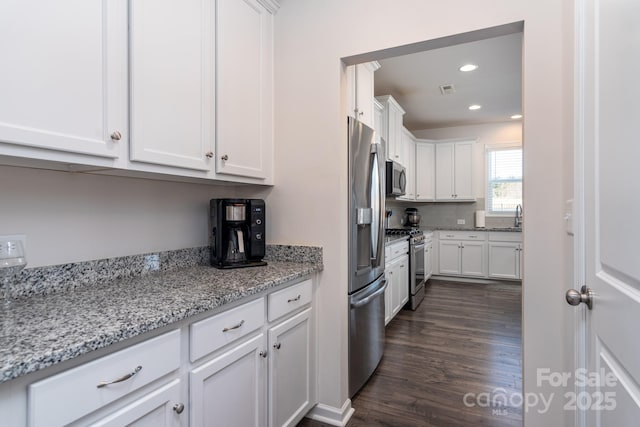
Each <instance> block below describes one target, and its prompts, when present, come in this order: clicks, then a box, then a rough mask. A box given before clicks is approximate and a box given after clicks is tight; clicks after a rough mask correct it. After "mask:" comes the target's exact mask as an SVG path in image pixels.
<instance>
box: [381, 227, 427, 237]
mask: <svg viewBox="0 0 640 427" xmlns="http://www.w3.org/2000/svg"><path fill="white" fill-rule="evenodd" d="M385 234H386V235H387V236H417V235H419V234H422V230H420V229H419V228H387V230H386V233H385Z"/></svg>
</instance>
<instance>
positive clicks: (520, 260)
mask: <svg viewBox="0 0 640 427" xmlns="http://www.w3.org/2000/svg"><path fill="white" fill-rule="evenodd" d="M523 266H524V253H523V250H522V244H519V245H518V279H524V271H523V270H524V268H523Z"/></svg>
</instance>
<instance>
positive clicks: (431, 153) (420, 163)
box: [416, 142, 436, 201]
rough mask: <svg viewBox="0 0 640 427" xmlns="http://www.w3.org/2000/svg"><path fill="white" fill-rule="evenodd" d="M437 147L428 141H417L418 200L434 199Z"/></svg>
mask: <svg viewBox="0 0 640 427" xmlns="http://www.w3.org/2000/svg"><path fill="white" fill-rule="evenodd" d="M435 191H436V183H435V147H434V146H433V144H430V143H426V142H417V143H416V200H425V201H427V200H434V199H435Z"/></svg>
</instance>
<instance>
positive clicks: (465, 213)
mask: <svg viewBox="0 0 640 427" xmlns="http://www.w3.org/2000/svg"><path fill="white" fill-rule="evenodd" d="M406 208H417V209H418V212H419V213H420V215H421V217H422V218H421V220H420V226H421V227H429V226H431V227H470V228H472V227H474V226H475V223H474V213H475V211H477V210H483V209H484V208H485V203H484V198H479V199H476V201H475V202H468V203H461V202H456V203H412V202H402V201H398V200H393V199H387V200H386V209H387V211H389V210H391V211H392V215H391V216H390V217H389V221H388V224H389V225H388V228H396V227H402V226H403V225H404V216H405V215H404V210H405V209H406ZM459 219H462V220H464V221H465V223H464V224H463V225H461V224H458V220H459ZM513 221H514V218H513V217H511V216H509V217H489V216H488V217H486V221H485V226H486V227H512V226H513Z"/></svg>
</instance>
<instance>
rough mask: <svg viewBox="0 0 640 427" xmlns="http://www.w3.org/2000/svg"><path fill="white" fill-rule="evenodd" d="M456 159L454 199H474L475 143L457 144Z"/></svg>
mask: <svg viewBox="0 0 640 427" xmlns="http://www.w3.org/2000/svg"><path fill="white" fill-rule="evenodd" d="M454 157H455V165H454V175H455V176H454V183H455V184H454V192H453V195H454V199H456V200H458V199H473V198H474V194H473V142H456V143H455V148H454Z"/></svg>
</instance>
